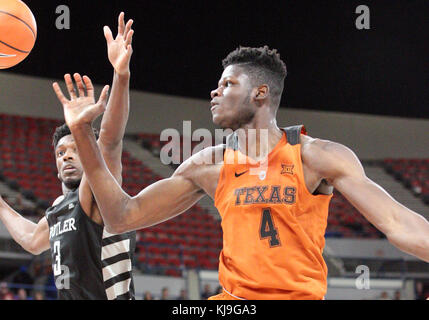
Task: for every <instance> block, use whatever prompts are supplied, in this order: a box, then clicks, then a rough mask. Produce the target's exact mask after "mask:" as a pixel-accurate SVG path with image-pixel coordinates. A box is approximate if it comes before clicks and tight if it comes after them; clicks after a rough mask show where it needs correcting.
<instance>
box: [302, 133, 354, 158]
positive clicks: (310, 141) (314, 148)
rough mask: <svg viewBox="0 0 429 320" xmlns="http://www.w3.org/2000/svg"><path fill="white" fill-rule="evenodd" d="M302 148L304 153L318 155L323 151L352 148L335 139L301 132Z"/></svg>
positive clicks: (334, 151)
mask: <svg viewBox="0 0 429 320" xmlns="http://www.w3.org/2000/svg"><path fill="white" fill-rule="evenodd" d="M301 150H302V151H301V153H302V154H308V155H311V156H317V155H320V154H321V153H342V152H344V151H346V150H350V149H349V148H348V147H346V146H345V145H343V144H341V143H338V142H335V141H331V140H326V139H321V138H314V137H311V136H308V135H304V134H301Z"/></svg>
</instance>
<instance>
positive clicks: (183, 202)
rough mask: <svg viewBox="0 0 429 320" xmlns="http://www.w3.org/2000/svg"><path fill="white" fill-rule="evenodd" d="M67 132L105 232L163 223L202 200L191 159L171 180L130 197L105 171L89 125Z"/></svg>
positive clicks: (104, 164) (116, 231)
mask: <svg viewBox="0 0 429 320" xmlns="http://www.w3.org/2000/svg"><path fill="white" fill-rule="evenodd" d="M66 121H67V116H66ZM70 130H71V132H72V134H73V136H74V139H75V142H76V146H77V149H78V152H79V154H80V159H81V162H82V165H83V168H84V171H85V174H86V176H87V179H88V182H89V184H90V186H91V190H92V192H93V194H94V196H95V199H96V201H97V205H98V208H99V210H100V213H101V215H102V217H103V221H104V224H105V227H106V229H107V231H108V232H113V233H123V232H127V231H131V230H137V229H140V228H144V227H148V226H151V225H154V224H157V223H160V222H163V221H165V220H167V219H170V218H172V217H174V216H176V215H178V214H180V213H182V212H184V211H185V210H187V209H188V208H190V207H191V206H192V205H193V204H195V203H196V202H197V201H198V200H199V199H201V198H202V197H203V196H204V191H203V189H202V188H201V187H200V186H198V185H197V184H196V183H195V182H194V179H193V176H194V175H195V174H198V171H199V168H201V166H198V165H196V164H195V163H194V161H193V159H194V157H191V158H189V159H188V160H187V161H185V162H184V163H183V164H182V165H181V166H180V167H179V168H178V169H177V170H176V172H175V173H174V174H173V175H172V176H171V177H170V178H167V179H163V180H160V181H157V182H155V183H154V184H152V185H150V186H148V187H147V188H145V189H144V190H142V191H141V192H140V193H139V194H137V195H136V196H134V197H131V196H129V195H128V194H127V193H126V192H125V191H124V190H123V189H122V188H121V186H120V185H119V183H118V182H117V181H116V180H115V179H114V177H113V176H112V174H111V173H110V171H109V170H108V168H107V166H106V163H105V161H104V159H103V157H102V155H101V152H100V149H99V147H98V145H97V143H96V140H95V136H94V133H93V131H92V129H91V124H90V123H88V124H87V125H83V126H81V125H76V126H75V125H73V124H70Z"/></svg>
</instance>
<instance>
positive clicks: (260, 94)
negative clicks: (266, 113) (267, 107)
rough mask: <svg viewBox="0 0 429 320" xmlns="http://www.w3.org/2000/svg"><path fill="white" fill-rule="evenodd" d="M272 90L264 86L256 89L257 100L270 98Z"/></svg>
mask: <svg viewBox="0 0 429 320" xmlns="http://www.w3.org/2000/svg"><path fill="white" fill-rule="evenodd" d="M269 92H270V89H269V87H268V85H266V84H263V85H261V86H259V87H257V88H256V89H255V100H258V101H262V100H264V99H266V98H267V97H268V93H269Z"/></svg>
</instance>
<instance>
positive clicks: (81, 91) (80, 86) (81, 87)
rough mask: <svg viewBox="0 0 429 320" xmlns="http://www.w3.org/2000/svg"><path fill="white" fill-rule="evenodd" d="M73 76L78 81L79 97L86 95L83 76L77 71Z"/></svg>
mask: <svg viewBox="0 0 429 320" xmlns="http://www.w3.org/2000/svg"><path fill="white" fill-rule="evenodd" d="M73 78H74V81H76V86H77V89H78V91H79V97H85V86H84V85H83V82H82V77H81V76H80V74H79V73H75V74H74V75H73Z"/></svg>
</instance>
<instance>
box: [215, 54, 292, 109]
mask: <svg viewBox="0 0 429 320" xmlns="http://www.w3.org/2000/svg"><path fill="white" fill-rule="evenodd" d="M230 65H238V66H240V67H242V68H243V69H245V71H246V72H247V73H248V74H249V76H250V77H251V79H252V82H253V83H252V84H253V85H255V86H259V85H261V84H267V85H268V86H269V88H270V95H271V98H272V101H273V102H272V104H273V105H274V106H275V107H278V105H279V104H280V99H281V95H282V92H283V87H284V80H285V78H286V75H287V70H286V64H285V63H284V62H283V61H282V60H281V59H280V54H279V53H278V52H277V50H276V49H270V48H268V46H263V47H259V48H251V47H242V46H239V47H238V48H237V49H235V50H234V51H232V52H230V53H229V54H228V56H227V57H226V58H225V59H223V60H222V66H223V68H224V69H225V68H226V67H228V66H230Z"/></svg>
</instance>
